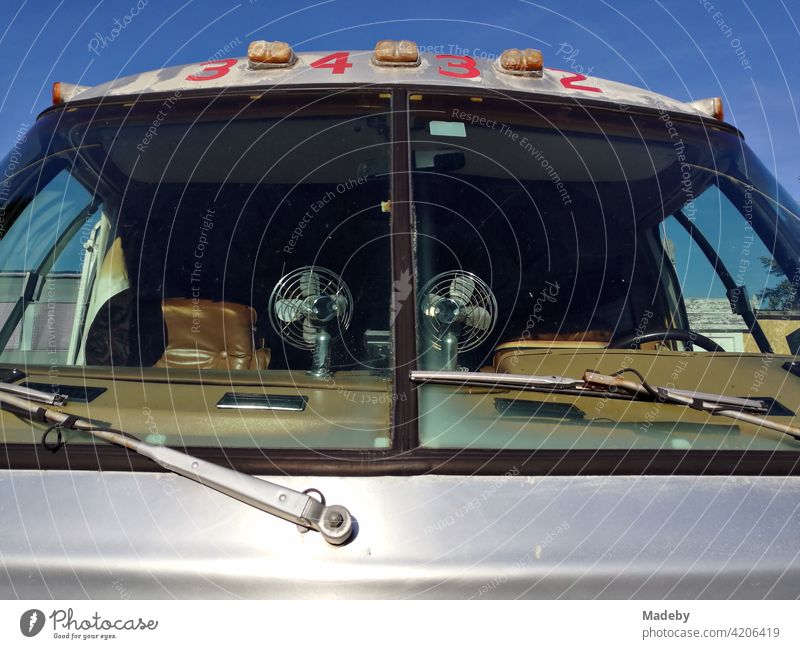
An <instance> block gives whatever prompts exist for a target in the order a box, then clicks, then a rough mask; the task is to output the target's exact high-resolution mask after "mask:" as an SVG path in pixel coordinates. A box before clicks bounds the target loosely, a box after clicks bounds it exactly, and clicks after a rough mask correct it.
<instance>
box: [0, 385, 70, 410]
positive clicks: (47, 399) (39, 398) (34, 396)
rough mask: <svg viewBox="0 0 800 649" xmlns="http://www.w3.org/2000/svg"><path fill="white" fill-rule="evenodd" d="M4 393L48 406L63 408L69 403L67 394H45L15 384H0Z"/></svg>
mask: <svg viewBox="0 0 800 649" xmlns="http://www.w3.org/2000/svg"><path fill="white" fill-rule="evenodd" d="M2 392H6V393H8V394H15V395H18V396H20V397H24V398H25V399H27V400H28V401H35V402H36V403H44V404H47V405H48V406H63V405H64V404H65V403H66V402H67V396H66V395H65V394H58V393H56V392H43V391H42V390H34V389H33V388H26V387H25V386H24V385H16V384H14V383H0V393H2Z"/></svg>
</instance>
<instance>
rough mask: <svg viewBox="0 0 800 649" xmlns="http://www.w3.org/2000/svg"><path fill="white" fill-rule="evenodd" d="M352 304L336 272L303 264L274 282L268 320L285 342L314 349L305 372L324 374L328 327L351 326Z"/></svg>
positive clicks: (327, 361) (328, 351) (326, 372)
mask: <svg viewBox="0 0 800 649" xmlns="http://www.w3.org/2000/svg"><path fill="white" fill-rule="evenodd" d="M352 305H353V296H352V295H351V294H350V289H349V288H347V284H345V283H344V281H343V280H342V278H341V277H339V276H338V275H337V274H336V273H334V272H333V271H331V270H328V269H327V268H322V267H318V266H303V267H302V268H298V269H296V270H293V271H292V272H291V273H288V274H287V275H284V276H283V277H282V278H281V279H280V280H279V281H278V283H277V284H276V285H275V288H274V289H273V291H272V295H271V296H270V298H269V320H270V323H271V324H272V327H273V329H275V331H276V332H277V333H278V335H280V337H281V338H283V339H284V340H285V341H286V342H287V343H289V344H290V345H292V346H293V347H297V348H298V349H311V350H313V352H312V355H311V358H312V361H311V369H310V370H309V371H308V374H310V375H311V376H316V377H320V378H324V377H326V376H328V375H329V374H330V363H331V342H332V340H333V337H332V335H331V331H333V334H334V335H338V334H339V333H341V331H343V330H344V329H347V327H349V326H350V318H351V315H352ZM334 325H337V327H336V329H335V330H334V329H333V327H334Z"/></svg>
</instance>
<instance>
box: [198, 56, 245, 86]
mask: <svg viewBox="0 0 800 649" xmlns="http://www.w3.org/2000/svg"><path fill="white" fill-rule="evenodd" d="M236 63H238V61H237V60H236V59H222V60H220V61H207V62H206V63H203V64H202V66H201V67H200V73H201V74H190V75H189V76H188V77H186V80H187V81H211V80H212V79H219V78H220V77H224V76H225V75H226V74H228V72H230V71H231V68H232V67H233V66H234V65H236ZM207 72H210V73H211V74H206V73H207Z"/></svg>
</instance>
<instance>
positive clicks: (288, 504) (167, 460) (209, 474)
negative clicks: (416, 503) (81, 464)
mask: <svg viewBox="0 0 800 649" xmlns="http://www.w3.org/2000/svg"><path fill="white" fill-rule="evenodd" d="M6 387H7V386H6ZM32 401H33V399H31V398H28V397H25V398H23V397H21V396H17V395H13V394H10V393H8V391H0V407H2V408H3V409H6V410H8V411H10V412H13V413H14V414H17V415H22V416H24V417H26V418H27V419H30V420H33V421H41V422H49V423H52V424H54V425H56V426H61V425H63V426H64V427H67V428H71V429H74V430H78V431H81V432H84V433H88V434H89V435H92V436H93V437H95V438H97V439H102V440H104V441H106V442H110V443H111V444H116V445H118V446H123V447H125V448H127V449H129V450H131V451H134V452H135V453H138V454H139V455H143V456H145V457H147V458H150V459H151V460H153V461H154V462H156V463H157V464H159V465H160V466H162V467H164V468H165V469H167V470H169V471H172V472H173V473H177V474H178V475H181V476H183V477H184V478H188V479H189V480H194V481H195V482H199V483H200V484H202V485H205V486H207V487H210V488H211V489H214V490H215V491H219V492H220V493H223V494H225V495H227V496H230V497H231V498H235V499H236V500H239V501H241V502H243V503H247V504H248V505H251V506H253V507H256V508H257V509H260V510H262V511H265V512H267V513H268V514H272V515H273V516H277V517H278V518H282V519H284V520H287V521H291V522H293V523H296V524H297V525H298V526H300V527H302V528H305V529H312V530H316V531H317V532H319V533H320V534H322V536H323V538H324V539H325V540H326V541H327V542H328V543H330V544H332V545H342V544H343V543H346V542H347V541H348V540H349V539H350V537H351V536H352V534H353V531H354V526H353V517H352V515H351V514H350V512H349V511H348V510H347V508H345V507H342V506H341V505H326V504H325V502H324V498H323V501H322V502H320V501H319V500H316V499H315V498H312V497H311V496H310V495H309V494H308V493H304V492H299V491H295V490H293V489H289V488H288V487H282V486H281V485H278V484H275V483H273V482H268V481H266V480H261V479H260V478H256V477H255V476H251V475H248V474H246V473H240V472H239V471H235V470H233V469H228V468H226V467H223V466H219V465H218V464H214V463H212V462H207V461H206V460H201V459H200V458H197V457H194V456H192V455H189V454H188V453H182V452H181V451H176V450H175V449H172V448H169V447H166V446H154V445H153V444H148V443H147V442H143V441H141V440H140V439H138V438H136V437H134V436H133V435H129V434H128V433H124V432H122V431H119V430H114V429H112V428H105V427H102V426H98V425H97V424H96V423H93V422H91V421H89V420H86V419H80V418H76V417H75V416H74V415H69V414H67V413H64V412H59V411H57V410H50V409H48V408H43V407H40V406H36V405H33V404H32V403H31V402H32ZM311 491H315V492H316V493H319V492H318V491H316V490H309V492H311ZM304 531H305V530H304Z"/></svg>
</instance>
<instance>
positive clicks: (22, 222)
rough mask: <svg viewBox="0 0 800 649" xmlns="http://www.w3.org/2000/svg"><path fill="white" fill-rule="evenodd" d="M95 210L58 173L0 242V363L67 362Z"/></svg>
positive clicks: (63, 173)
mask: <svg viewBox="0 0 800 649" xmlns="http://www.w3.org/2000/svg"><path fill="white" fill-rule="evenodd" d="M100 212H101V210H100V207H99V206H98V205H96V204H94V202H93V198H92V195H91V194H90V193H89V192H88V191H87V190H86V188H85V187H83V185H81V184H80V183H79V182H78V181H77V180H76V179H75V178H74V177H73V176H72V175H70V174H69V172H67V171H66V170H62V171H61V172H59V173H58V174H57V175H56V176H55V177H53V179H52V180H50V182H48V183H47V184H46V185H44V186H43V187H41V188H40V190H39V191H38V192H37V193H36V194H35V195H34V196H33V198H32V199H31V201H30V202H29V203H28V205H27V206H26V207H25V209H24V210H23V211H22V213H21V214H20V215H19V217H18V218H17V219H16V221H15V222H14V223H13V225H12V226H11V228H10V229H9V230H8V232H6V234H5V236H4V237H3V239H2V240H0V322H2V338H3V340H2V341H0V342H2V343H3V344H4V347H3V354H2V357H1V358H2V360H3V361H4V362H18V361H22V360H25V362H27V363H34V364H39V363H41V364H50V365H56V364H63V363H64V362H66V359H67V352H68V349H69V346H70V340H71V338H72V333H73V329H74V328H75V325H76V318H75V315H76V304H77V302H78V294H79V292H80V288H81V283H82V282H81V278H82V270H83V268H84V260H85V256H86V251H87V245H86V244H87V242H88V241H89V240H90V239H91V237H92V233H93V231H94V230H95V227H96V226H97V223H98V222H99V219H100ZM9 330H10V331H9Z"/></svg>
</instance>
